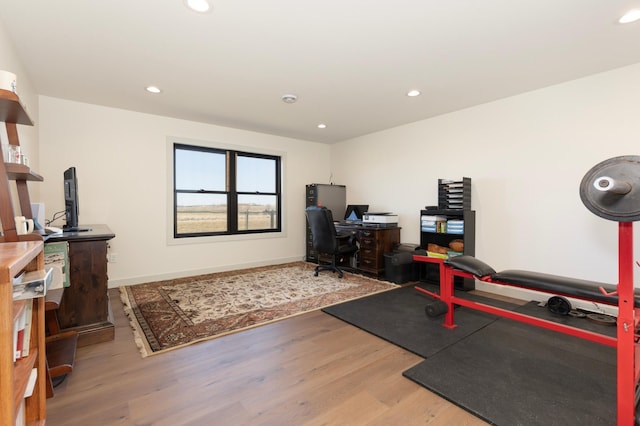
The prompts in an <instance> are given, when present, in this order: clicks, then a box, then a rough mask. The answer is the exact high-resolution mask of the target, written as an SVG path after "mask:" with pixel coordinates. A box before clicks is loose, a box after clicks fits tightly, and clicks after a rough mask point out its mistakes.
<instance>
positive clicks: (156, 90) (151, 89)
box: [146, 86, 162, 93]
mask: <svg viewBox="0 0 640 426" xmlns="http://www.w3.org/2000/svg"><path fill="white" fill-rule="evenodd" d="M146 90H147V92H149V93H160V92H162V90H160V89H159V88H158V87H156V86H148V87H147V89H146Z"/></svg>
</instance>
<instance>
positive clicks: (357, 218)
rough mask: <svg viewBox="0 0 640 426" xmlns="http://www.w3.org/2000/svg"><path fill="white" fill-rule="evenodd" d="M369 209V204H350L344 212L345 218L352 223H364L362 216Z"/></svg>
mask: <svg viewBox="0 0 640 426" xmlns="http://www.w3.org/2000/svg"><path fill="white" fill-rule="evenodd" d="M368 210H369V205H368V204H349V205H348V206H347V210H345V212H344V220H345V221H346V222H351V223H362V216H364V214H365V213H366V212H367V211H368Z"/></svg>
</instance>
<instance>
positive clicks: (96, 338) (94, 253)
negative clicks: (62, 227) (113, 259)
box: [45, 225, 115, 346]
mask: <svg viewBox="0 0 640 426" xmlns="http://www.w3.org/2000/svg"><path fill="white" fill-rule="evenodd" d="M83 227H89V228H91V231H86V232H64V233H62V234H57V235H49V236H48V237H47V239H46V241H45V244H46V243H49V242H61V241H66V242H67V243H68V244H69V281H70V285H69V287H67V288H65V289H64V294H63V295H62V300H61V302H60V307H59V308H58V320H59V321H60V328H61V329H62V331H67V330H75V331H77V332H78V346H86V345H90V344H92V343H98V342H105V341H109V340H113V339H114V337H115V324H114V321H113V318H112V315H111V309H110V304H109V295H108V293H107V287H108V276H107V241H109V240H111V239H112V238H114V237H115V234H114V233H112V232H111V230H110V229H109V228H108V227H107V226H106V225H83Z"/></svg>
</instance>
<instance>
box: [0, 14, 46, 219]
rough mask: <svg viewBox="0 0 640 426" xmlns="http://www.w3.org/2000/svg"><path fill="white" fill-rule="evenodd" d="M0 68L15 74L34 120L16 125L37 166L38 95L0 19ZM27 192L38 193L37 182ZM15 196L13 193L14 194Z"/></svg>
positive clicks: (1, 136) (2, 132)
mask: <svg viewBox="0 0 640 426" xmlns="http://www.w3.org/2000/svg"><path fill="white" fill-rule="evenodd" d="M0 70H3V71H8V72H11V73H13V74H15V75H16V77H17V83H18V89H17V93H18V96H20V101H21V102H22V104H23V105H24V107H25V108H26V110H27V113H28V114H29V117H31V120H33V121H34V123H35V126H23V125H19V126H18V137H19V138H20V147H21V148H22V149H23V151H24V153H25V154H26V155H27V156H28V157H29V164H30V165H31V167H32V168H34V169H36V170H37V168H38V166H39V156H38V131H37V125H38V118H39V115H38V96H37V94H36V92H35V90H34V88H33V86H32V85H31V81H30V79H29V74H28V72H27V70H26V69H25V68H24V66H23V65H22V62H21V61H20V59H19V57H18V55H17V54H16V51H15V49H14V47H13V43H12V42H11V40H10V39H9V38H8V36H7V34H6V33H5V30H4V26H3V24H2V22H1V21H0ZM0 140H1V141H2V143H8V138H7V131H6V128H5V126H4V124H2V125H1V126H0ZM29 193H30V195H31V194H34V195H35V196H36V197H37V196H38V194H39V193H40V187H39V186H38V184H29ZM14 196H15V194H14ZM16 208H17V209H19V206H17V205H16ZM15 213H16V214H18V213H19V210H16V212H15Z"/></svg>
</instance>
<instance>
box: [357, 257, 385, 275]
mask: <svg viewBox="0 0 640 426" xmlns="http://www.w3.org/2000/svg"><path fill="white" fill-rule="evenodd" d="M359 268H360V269H361V270H363V271H365V272H370V273H372V274H378V273H379V272H380V269H381V268H382V266H381V264H380V262H379V260H378V258H377V257H371V258H363V257H361V258H360V265H359Z"/></svg>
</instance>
